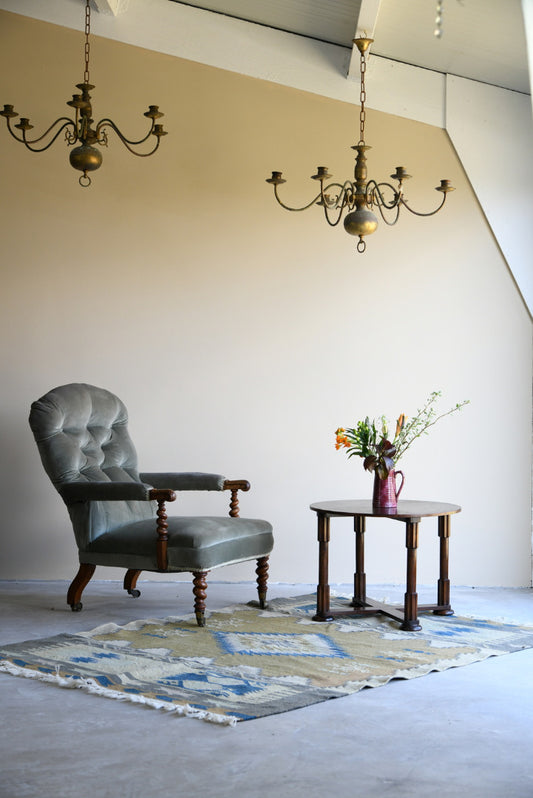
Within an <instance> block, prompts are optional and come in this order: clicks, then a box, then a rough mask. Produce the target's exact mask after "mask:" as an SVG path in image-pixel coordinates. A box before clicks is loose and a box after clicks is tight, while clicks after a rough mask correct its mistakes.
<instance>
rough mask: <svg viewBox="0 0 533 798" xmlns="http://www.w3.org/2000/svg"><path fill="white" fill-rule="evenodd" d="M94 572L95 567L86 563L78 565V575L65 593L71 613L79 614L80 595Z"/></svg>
mask: <svg viewBox="0 0 533 798" xmlns="http://www.w3.org/2000/svg"><path fill="white" fill-rule="evenodd" d="M95 570H96V565H91V563H88V562H82V563H80V567H79V569H78V573H77V574H76V576H75V577H74V579H73V580H72V583H71V585H70V587H69V589H68V593H67V604H70V609H71V610H72V612H80V611H81V609H82V607H83V604H82V603H81V594H82V593H83V591H84V590H85V588H86V587H87V585H88V584H89V582H90V581H91V577H92V575H93V574H94V572H95Z"/></svg>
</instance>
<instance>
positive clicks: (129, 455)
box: [29, 383, 154, 551]
mask: <svg viewBox="0 0 533 798" xmlns="http://www.w3.org/2000/svg"><path fill="white" fill-rule="evenodd" d="M29 420H30V426H31V429H32V431H33V434H34V437H35V440H36V443H37V446H38V448H39V453H40V455H41V460H42V462H43V466H44V468H45V471H46V473H47V474H48V476H49V477H50V479H51V481H52V482H53V484H54V485H55V487H56V488H57V490H58V491H59V493H61V487H62V486H63V485H65V484H66V483H68V482H80V481H81V482H83V481H87V482H140V481H141V480H140V478H139V473H138V471H137V453H136V451H135V447H134V445H133V443H132V441H131V438H130V436H129V433H128V413H127V410H126V408H125V406H124V404H123V403H122V402H121V401H120V399H119V398H118V397H116V396H115V395H114V394H112V393H110V392H109V391H106V390H104V389H102V388H96V387H95V386H93V385H86V384H83V383H72V384H70V385H63V386H61V387H59V388H54V389H53V390H52V391H50V392H49V393H47V394H46V395H45V396H43V397H41V398H40V399H38V400H37V401H36V402H34V403H33V404H32V406H31V412H30V419H29ZM67 506H68V510H69V513H70V517H71V520H72V524H73V527H74V534H75V536H76V541H77V544H78V548H79V549H80V551H83V550H84V549H85V548H86V546H87V545H89V544H90V543H91V542H92V541H93V540H95V539H96V538H97V537H99V535H102V534H104V533H105V532H108V531H109V530H111V529H116V528H117V527H120V526H122V525H124V524H128V523H130V522H132V521H138V520H139V519H142V518H152V517H153V513H154V509H153V506H152V504H151V503H150V502H138V501H110V502H103V501H92V502H75V503H72V504H68V503H67Z"/></svg>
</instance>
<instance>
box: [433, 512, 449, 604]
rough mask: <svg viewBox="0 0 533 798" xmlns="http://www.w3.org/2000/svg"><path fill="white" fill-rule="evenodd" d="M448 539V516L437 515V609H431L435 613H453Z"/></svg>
mask: <svg viewBox="0 0 533 798" xmlns="http://www.w3.org/2000/svg"><path fill="white" fill-rule="evenodd" d="M449 541H450V516H449V515H440V516H439V542H440V573H439V580H438V582H437V604H438V605H439V609H437V610H433V613H434V614H435V615H453V610H452V608H451V607H450V580H449V578H448V561H449Z"/></svg>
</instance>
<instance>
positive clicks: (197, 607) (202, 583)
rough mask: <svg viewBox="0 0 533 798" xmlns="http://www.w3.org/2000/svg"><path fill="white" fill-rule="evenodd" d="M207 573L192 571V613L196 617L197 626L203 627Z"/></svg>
mask: <svg viewBox="0 0 533 798" xmlns="http://www.w3.org/2000/svg"><path fill="white" fill-rule="evenodd" d="M207 573H208V572H207V571H193V574H192V575H193V577H194V579H193V580H192V584H193V588H192V592H193V593H194V613H195V615H196V623H197V624H198V626H205V597H206V595H207V594H206V590H207V582H206V579H205V578H206V576H207Z"/></svg>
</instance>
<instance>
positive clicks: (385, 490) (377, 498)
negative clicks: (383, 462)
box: [372, 468, 405, 509]
mask: <svg viewBox="0 0 533 798" xmlns="http://www.w3.org/2000/svg"><path fill="white" fill-rule="evenodd" d="M397 474H401V477H402V481H401V483H400V487H399V488H398V490H396V476H397ZM404 482H405V477H404V475H403V471H395V470H394V468H392V469H391V470H390V471H389V474H388V476H387V477H385V479H380V478H379V476H378V474H377V472H376V473H375V474H374V493H373V495H372V504H373V506H374V507H386V508H388V509H396V506H397V504H398V497H399V495H400V493H401V492H402V488H403V483H404Z"/></svg>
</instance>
